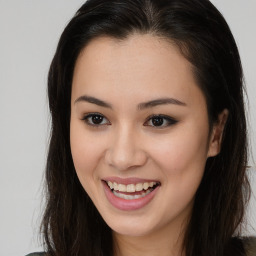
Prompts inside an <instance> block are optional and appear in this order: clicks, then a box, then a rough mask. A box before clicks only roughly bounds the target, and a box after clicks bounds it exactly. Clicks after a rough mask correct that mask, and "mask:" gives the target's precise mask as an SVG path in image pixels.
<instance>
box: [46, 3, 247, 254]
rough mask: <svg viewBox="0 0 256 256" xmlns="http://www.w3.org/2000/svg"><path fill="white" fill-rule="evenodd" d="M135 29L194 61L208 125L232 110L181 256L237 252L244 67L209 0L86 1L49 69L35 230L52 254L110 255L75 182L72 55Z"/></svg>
mask: <svg viewBox="0 0 256 256" xmlns="http://www.w3.org/2000/svg"><path fill="white" fill-rule="evenodd" d="M132 33H138V34H152V35H153V36H158V37H161V38H164V39H166V40H169V41H170V42H172V43H174V44H175V45H176V46H177V47H178V48H179V49H180V51H181V53H182V54H183V56H184V57H185V58H186V59H187V60H189V61H190V63H191V64H192V65H193V72H194V75H195V77H196V79H197V82H198V85H199V87H200V88H201V90H202V91H203V93H204V95H205V97H206V101H207V107H208V115H209V120H210V126H211V125H212V124H213V123H214V122H215V121H216V120H217V117H218V114H219V113H220V112H221V111H222V110H223V109H225V108H226V109H228V110H229V116H228V120H227V123H226V128H225V131H224V136H223V141H222V149H221V152H220V154H219V155H218V156H216V157H213V158H209V159H208V160H207V163H206V167H205V174H204V177H203V179H202V182H201V184H200V187H199V188H198V191H197V193H196V198H195V203H194V208H193V212H192V216H191V220H190V222H189V224H188V228H187V230H186V235H185V239H184V243H183V247H184V251H185V252H186V256H205V255H207V256H221V255H225V256H227V255H232V256H234V255H243V249H242V246H241V244H240V243H239V240H238V239H237V240H236V239H235V238H233V239H232V237H233V236H234V235H236V236H238V234H239V233H235V232H237V230H238V227H239V224H241V222H242V220H243V216H244V209H245V205H246V202H247V201H248V198H249V194H250V188H249V183H248V180H247V176H246V164H247V137H246V133H247V131H246V119H245V110H244V99H243V72H242V67H241V62H240V57H239V53H238V49H237V46H236V43H235V40H234V38H233V36H232V33H231V31H230V29H229V27H228V25H227V23H226V21H225V20H224V18H223V16H222V15H221V14H220V13H219V11H218V10H217V9H216V8H215V7H214V6H213V5H212V4H211V3H210V1H208V0H88V1H87V2H86V3H85V4H84V5H83V6H82V7H81V8H80V9H79V10H78V11H77V13H76V14H75V16H74V17H73V18H72V20H71V21H70V22H69V24H68V25H67V26H66V28H65V30H64V32H63V33H62V35H61V38H60V41H59V44H58V47H57V50H56V53H55V56H54V58H53V61H52V64H51V67H50V71H49V77H48V96H49V106H50V112H51V115H52V130H51V140H50V146H49V153H48V159H47V166H46V202H47V205H46V209H45V213H44V217H43V222H42V232H43V234H44V240H45V245H46V251H47V252H48V254H49V255H59V256H64V255H67V256H72V255H89V256H100V255H101V256H103V255H104V256H105V255H106V256H107V255H109V256H110V255H112V254H113V251H112V233H111V229H110V228H109V227H108V226H107V225H106V223H105V222H104V221H103V220H102V218H101V216H100V214H99V213H98V211H97V210H96V208H95V206H94V205H93V203H92V201H91V200H90V198H89V197H88V195H87V193H86V192H85V191H84V189H83V187H82V186H81V184H80V182H79V180H78V178H77V175H76V171H75V168H74V165H73V160H72V157H71V152H70V142H69V125H70V100H71V84H72V77H73V70H74V66H75V63H76V59H77V57H78V55H79V53H80V52H81V50H82V49H83V48H84V47H86V45H87V44H88V42H90V41H91V40H92V39H95V38H97V37H100V36H103V35H106V36H109V37H114V38H118V39H120V40H125V39H126V38H127V37H128V36H129V35H131V34H132Z"/></svg>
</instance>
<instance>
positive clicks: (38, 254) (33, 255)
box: [26, 252, 46, 256]
mask: <svg viewBox="0 0 256 256" xmlns="http://www.w3.org/2000/svg"><path fill="white" fill-rule="evenodd" d="M26 256H46V253H45V252H33V253H30V254H28V255H26Z"/></svg>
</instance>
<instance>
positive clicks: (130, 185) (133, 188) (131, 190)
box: [126, 184, 135, 192]
mask: <svg viewBox="0 0 256 256" xmlns="http://www.w3.org/2000/svg"><path fill="white" fill-rule="evenodd" d="M126 188H127V189H126V190H127V192H135V185H134V184H129V185H127V187H126Z"/></svg>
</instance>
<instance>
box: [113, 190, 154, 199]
mask: <svg viewBox="0 0 256 256" xmlns="http://www.w3.org/2000/svg"><path fill="white" fill-rule="evenodd" d="M151 191H152V189H149V190H147V191H145V192H143V193H141V194H140V195H125V194H122V193H118V192H116V191H115V190H114V191H113V193H114V195H115V196H117V197H119V198H123V199H126V200H133V199H139V198H142V197H144V196H146V195H148V194H149V193H150V192H151Z"/></svg>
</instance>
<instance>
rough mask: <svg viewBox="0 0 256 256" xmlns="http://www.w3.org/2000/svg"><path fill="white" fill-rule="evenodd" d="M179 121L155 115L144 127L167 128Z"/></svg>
mask: <svg viewBox="0 0 256 256" xmlns="http://www.w3.org/2000/svg"><path fill="white" fill-rule="evenodd" d="M177 122H178V121H176V120H175V119H173V118H171V117H170V116H166V115H153V116H150V117H149V118H148V119H147V121H146V122H145V123H144V126H152V127H156V128H165V127H168V126H171V125H173V124H176V123H177Z"/></svg>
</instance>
